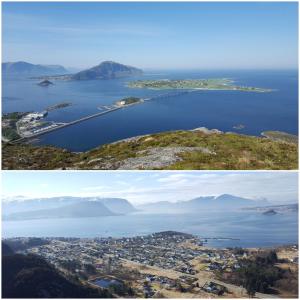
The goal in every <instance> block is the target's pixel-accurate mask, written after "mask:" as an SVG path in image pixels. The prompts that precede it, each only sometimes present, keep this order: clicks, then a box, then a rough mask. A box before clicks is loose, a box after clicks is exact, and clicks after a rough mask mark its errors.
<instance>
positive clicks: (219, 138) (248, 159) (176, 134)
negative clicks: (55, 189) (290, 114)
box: [2, 131, 298, 170]
mask: <svg viewBox="0 0 300 300" xmlns="http://www.w3.org/2000/svg"><path fill="white" fill-rule="evenodd" d="M176 146H180V147H205V148H207V149H209V150H210V151H211V152H214V154H213V153H212V154H206V153H203V152H201V151H192V152H185V153H182V154H181V155H180V156H181V158H182V160H181V161H179V162H176V163H175V164H173V165H170V166H168V168H167V169H173V170H183V169H186V170H255V169H268V170H279V169H283V170H290V169H297V168H298V146H297V144H295V143H287V142H281V141H273V140H271V139H267V138H260V137H252V136H246V135H239V134H210V135H207V134H204V133H202V132H199V131H173V132H164V133H159V134H153V135H149V136H145V137H141V138H139V139H137V140H131V141H124V142H119V143H114V144H107V145H104V146H101V147H99V148H95V149H93V150H90V151H87V152H84V153H80V154H75V153H71V152H69V151H66V150H62V149H57V148H54V147H35V146H29V145H8V144H6V145H4V147H3V150H2V157H3V159H2V160H3V168H4V169H56V168H71V169H72V168H80V169H92V168H95V167H97V168H101V165H100V167H99V160H100V161H101V162H104V164H103V168H105V163H107V162H109V163H110V164H111V165H112V166H114V165H116V164H117V163H118V162H120V161H123V160H125V159H127V158H130V157H137V156H143V155H145V154H143V155H142V154H139V153H138V152H140V151H143V150H147V149H150V148H153V147H155V148H156V147H176ZM15 158H17V159H15ZM20 158H22V159H21V161H20V160H18V159H20ZM92 160H98V161H95V162H92Z"/></svg>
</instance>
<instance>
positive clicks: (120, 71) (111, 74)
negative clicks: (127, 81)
mask: <svg viewBox="0 0 300 300" xmlns="http://www.w3.org/2000/svg"><path fill="white" fill-rule="evenodd" d="M142 73H143V71H142V70H140V69H137V68H135V67H131V66H126V65H122V64H119V63H116V62H113V61H104V62H102V63H100V64H99V65H97V66H95V67H92V68H90V69H87V70H84V71H81V72H78V73H76V74H74V75H71V77H70V78H71V79H73V80H90V79H114V78H121V77H128V76H134V75H141V74H142Z"/></svg>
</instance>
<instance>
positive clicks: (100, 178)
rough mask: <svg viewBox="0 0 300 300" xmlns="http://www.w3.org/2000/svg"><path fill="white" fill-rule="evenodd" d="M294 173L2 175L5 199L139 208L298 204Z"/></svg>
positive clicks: (10, 173) (56, 173)
mask: <svg viewBox="0 0 300 300" xmlns="http://www.w3.org/2000/svg"><path fill="white" fill-rule="evenodd" d="M297 184H298V177H297V173H296V172H217V173H215V172H209V173H207V172H200V171H199V172H143V171H140V172H115V171H105V172H91V171H88V172H82V171H78V172H22V171H20V172H2V192H3V200H12V199H14V198H15V197H16V196H23V197H27V198H35V197H51V196H83V197H84V196H91V197H120V198H125V199H127V200H129V201H130V202H132V203H133V204H135V205H138V204H143V203H146V202H156V201H165V200H166V201H178V200H190V199H192V198H195V197H199V196H211V195H214V196H218V195H221V194H225V193H226V194H233V195H237V196H243V197H248V198H251V199H256V200H259V199H262V198H267V199H268V200H269V201H270V202H272V203H295V202H297V199H298V196H297V193H298V188H297Z"/></svg>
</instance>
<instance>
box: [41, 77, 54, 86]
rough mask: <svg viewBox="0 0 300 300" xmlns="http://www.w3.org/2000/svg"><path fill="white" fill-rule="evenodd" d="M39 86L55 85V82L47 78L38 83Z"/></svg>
mask: <svg viewBox="0 0 300 300" xmlns="http://www.w3.org/2000/svg"><path fill="white" fill-rule="evenodd" d="M38 85H39V86H49V85H53V83H52V82H51V81H49V80H47V79H45V80H43V81H41V82H39V83H38Z"/></svg>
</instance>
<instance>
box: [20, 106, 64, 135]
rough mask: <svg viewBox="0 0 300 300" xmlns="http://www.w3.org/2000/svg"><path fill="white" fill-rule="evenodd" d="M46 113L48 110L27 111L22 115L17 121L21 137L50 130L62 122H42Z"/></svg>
mask: <svg viewBox="0 0 300 300" xmlns="http://www.w3.org/2000/svg"><path fill="white" fill-rule="evenodd" d="M47 115H48V111H46V110H45V111H42V112H33V113H28V114H26V115H25V116H23V117H22V118H21V119H20V120H19V121H18V122H17V123H16V127H17V131H18V134H19V135H20V136H22V137H30V136H31V135H34V134H38V133H41V132H43V131H48V130H51V129H53V128H55V127H57V126H59V125H62V124H63V123H56V122H42V120H43V119H44V118H45V117H46V116H47Z"/></svg>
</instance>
